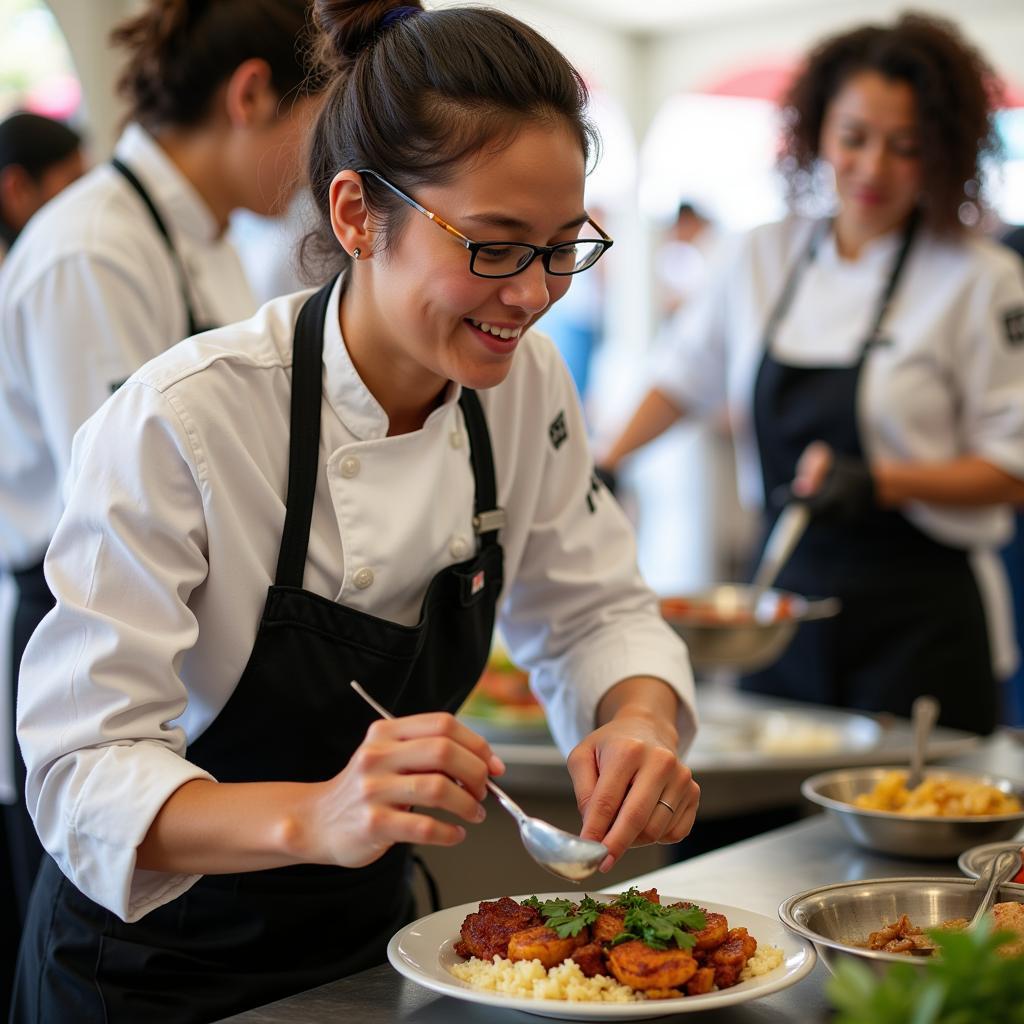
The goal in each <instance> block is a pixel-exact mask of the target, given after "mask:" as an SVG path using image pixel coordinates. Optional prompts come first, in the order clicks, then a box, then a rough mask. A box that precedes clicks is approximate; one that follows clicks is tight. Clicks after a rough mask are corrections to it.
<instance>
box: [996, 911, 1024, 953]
mask: <svg viewBox="0 0 1024 1024" xmlns="http://www.w3.org/2000/svg"><path fill="white" fill-rule="evenodd" d="M992 916H993V917H994V918H995V930H996V931H1000V932H1002V931H1006V932H1014V933H1015V934H1016V935H1017V936H1018V941H1017V942H1006V943H1004V944H1003V945H1002V946H1000V947H999V952H1000V953H1002V954H1003V956H1022V955H1024V906H1022V905H1021V904H1020V903H997V904H996V905H995V906H994V907H993V908H992Z"/></svg>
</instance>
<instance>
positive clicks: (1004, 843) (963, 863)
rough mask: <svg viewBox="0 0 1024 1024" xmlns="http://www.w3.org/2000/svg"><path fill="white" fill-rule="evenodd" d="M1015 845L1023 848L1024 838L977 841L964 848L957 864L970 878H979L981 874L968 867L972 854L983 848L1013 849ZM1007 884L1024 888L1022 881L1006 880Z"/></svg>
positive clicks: (976, 853)
mask: <svg viewBox="0 0 1024 1024" xmlns="http://www.w3.org/2000/svg"><path fill="white" fill-rule="evenodd" d="M1013 847H1017V849H1021V848H1022V847H1024V839H1022V838H1020V837H1018V838H1016V839H996V840H995V841H993V842H991V843H977V844H976V845H974V846H971V847H969V848H968V849H966V850H964V851H963V853H961V854H960V856H959V857H957V859H956V866H957V867H958V868H959V869H960V870H961V871H962V872H963V873H964V874H965V875H966V876H967V877H968V878H974V879H977V878H979V877H980V875H979V874H978V873H976V872H975V871H973V870H972V869H969V868H968V867H967V860H968V858H969V857H970V856H971V855H972V854H974V855H978V854H979V853H980V852H981V851H982V850H990V849H995V848H998V849H1000V850H1003V849H1012V848H1013ZM1005 884H1006V885H1012V886H1016V887H1017V888H1020V889H1024V883H1022V882H1006V883H1005Z"/></svg>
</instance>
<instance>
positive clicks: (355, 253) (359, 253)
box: [352, 249, 363, 260]
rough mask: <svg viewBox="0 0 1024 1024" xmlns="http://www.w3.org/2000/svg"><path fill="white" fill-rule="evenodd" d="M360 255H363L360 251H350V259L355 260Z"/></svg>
mask: <svg viewBox="0 0 1024 1024" xmlns="http://www.w3.org/2000/svg"><path fill="white" fill-rule="evenodd" d="M362 255H363V250H362V249H353V250H352V259H354V260H357V259H359V257H360V256H362Z"/></svg>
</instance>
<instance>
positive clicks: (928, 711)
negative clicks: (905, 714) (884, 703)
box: [907, 696, 939, 789]
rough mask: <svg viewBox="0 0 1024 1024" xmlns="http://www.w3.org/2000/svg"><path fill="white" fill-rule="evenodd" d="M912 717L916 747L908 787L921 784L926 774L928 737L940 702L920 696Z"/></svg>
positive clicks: (937, 713) (911, 761)
mask: <svg viewBox="0 0 1024 1024" xmlns="http://www.w3.org/2000/svg"><path fill="white" fill-rule="evenodd" d="M910 717H911V720H912V722H913V728H914V747H913V752H912V754H911V758H910V775H909V776H908V777H907V789H913V788H914V787H915V786H918V785H920V783H921V779H922V777H923V775H924V757H925V751H926V750H927V748H928V737H929V736H930V735H931V731H932V729H933V728H934V726H935V723H936V722H937V721H938V718H939V702H938V701H937V700H936V699H935V698H934V697H928V696H923V697H918V698H917V699H916V700H915V701H914V703H913V705H912V706H911V709H910Z"/></svg>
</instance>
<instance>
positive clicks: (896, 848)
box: [800, 765, 1024, 860]
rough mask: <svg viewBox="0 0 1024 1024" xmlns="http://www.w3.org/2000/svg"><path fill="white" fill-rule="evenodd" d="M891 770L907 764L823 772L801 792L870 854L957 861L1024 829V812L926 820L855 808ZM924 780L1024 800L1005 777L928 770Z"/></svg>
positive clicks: (1023, 793)
mask: <svg viewBox="0 0 1024 1024" xmlns="http://www.w3.org/2000/svg"><path fill="white" fill-rule="evenodd" d="M892 771H906V766H905V765H901V766H895V767H891V768H840V769H839V770H838V771H831V772H822V773H821V774H820V775H812V776H811V777H810V778H809V779H805V780H804V782H803V785H802V786H801V787H800V791H801V792H802V793H803V795H804V796H805V797H806V798H807V799H808V800H810V801H811V802H812V803H816V804H818V805H819V806H821V807H824V808H825V809H826V810H828V811H830V812H831V813H832V814H834V815H835V816H836V817H837V818H838V819H839V822H840V824H841V825H842V826H843V828H845V829H846V831H847V832H848V833H849V835H850V838H851V839H853V840H854V842H856V843H859V844H860V845H861V846H866V847H867V848H868V849H869V850H878V851H880V852H881V853H894V854H896V855H897V856H901V857H918V858H921V859H923V860H945V859H952V858H954V857H957V856H959V854H961V853H963V851H964V850H966V849H968V848H969V847H971V846H976V845H977V844H978V843H989V842H995V841H997V840H999V839H1009V838H1011V837H1012V836H1014V835H1016V834H1017V832H1018V831H1019V830H1020V829H1021V827H1022V826H1024V811H1017V812H1015V813H1013V814H992V815H978V816H974V817H964V818H924V817H918V816H915V815H912V814H898V813H894V812H890V811H865V810H861V808H859V807H855V806H854V804H853V801H854V798H855V797H857V796H859V795H860V794H862V793H868V792H870V791H871V790H872V789H874V787H875V784H876V783H877V782H878V781H879V780H880V779H881V778H882V776H883V775H884V774H885V773H886V772H892ZM924 777H925V778H926V779H931V778H946V779H963V780H965V781H971V782H984V783H987V784H988V785H990V786H995V787H996V788H997V789H1001V790H1002V791H1003V792H1004V793H1009V794H1012V795H1014V796H1016V797H1018V799H1021V800H1024V788H1022V787H1021V785H1020V783H1018V782H1014V781H1013V780H1012V779H1006V778H1002V777H1000V776H995V775H973V774H970V773H967V772H955V771H949V770H947V769H944V768H927V769H925V773H924Z"/></svg>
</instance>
